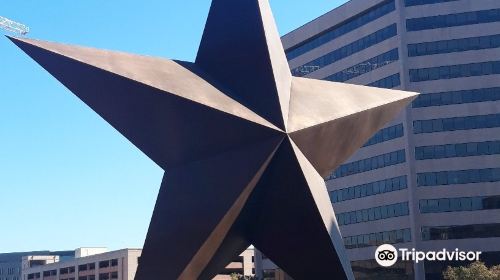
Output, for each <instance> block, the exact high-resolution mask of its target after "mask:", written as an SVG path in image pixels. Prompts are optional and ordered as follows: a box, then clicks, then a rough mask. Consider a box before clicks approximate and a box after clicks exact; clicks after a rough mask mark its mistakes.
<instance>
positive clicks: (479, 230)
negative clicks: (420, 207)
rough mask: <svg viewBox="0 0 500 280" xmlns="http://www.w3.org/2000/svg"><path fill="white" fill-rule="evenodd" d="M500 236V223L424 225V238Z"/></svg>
mask: <svg viewBox="0 0 500 280" xmlns="http://www.w3.org/2000/svg"><path fill="white" fill-rule="evenodd" d="M494 237H500V224H478V225H460V226H435V227H422V240H423V241H428V240H452V239H469V238H494Z"/></svg>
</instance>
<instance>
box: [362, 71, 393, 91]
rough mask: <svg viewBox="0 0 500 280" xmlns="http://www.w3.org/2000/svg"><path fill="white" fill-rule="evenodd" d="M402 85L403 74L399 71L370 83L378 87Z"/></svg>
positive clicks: (370, 85) (371, 85)
mask: <svg viewBox="0 0 500 280" xmlns="http://www.w3.org/2000/svg"><path fill="white" fill-rule="evenodd" d="M400 85H401V75H400V74H399V73H397V74H394V75H390V76H389V77H385V78H383V79H380V80H378V81H375V82H373V83H370V84H368V85H367V86H369V87H377V88H395V87H397V86H400Z"/></svg>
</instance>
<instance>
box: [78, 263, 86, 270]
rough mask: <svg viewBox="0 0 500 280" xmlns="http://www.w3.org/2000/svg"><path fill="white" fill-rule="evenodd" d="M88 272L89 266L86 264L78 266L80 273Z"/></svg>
mask: <svg viewBox="0 0 500 280" xmlns="http://www.w3.org/2000/svg"><path fill="white" fill-rule="evenodd" d="M86 270H87V265H86V264H81V265H79V266H78V271H86Z"/></svg>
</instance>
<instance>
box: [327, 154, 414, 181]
mask: <svg viewBox="0 0 500 280" xmlns="http://www.w3.org/2000/svg"><path fill="white" fill-rule="evenodd" d="M405 160H406V155H405V150H399V151H395V152H392V153H387V154H383V155H379V156H376V157H371V158H367V159H363V160H358V161H354V162H351V163H347V164H343V165H341V166H340V167H339V168H337V170H335V171H334V172H333V174H332V176H330V178H329V179H335V178H340V177H345V176H349V175H353V174H357V173H362V172H366V171H370V170H374V169H378V168H384V167H387V166H391V165H395V164H399V163H403V162H405Z"/></svg>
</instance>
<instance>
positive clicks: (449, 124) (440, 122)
mask: <svg viewBox="0 0 500 280" xmlns="http://www.w3.org/2000/svg"><path fill="white" fill-rule="evenodd" d="M494 127H500V114H492V115H480V116H467V117H456V118H445V119H435V120H423V121H414V122H413V133H415V134H420V133H433V132H442V131H455V130H469V129H481V128H494Z"/></svg>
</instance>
